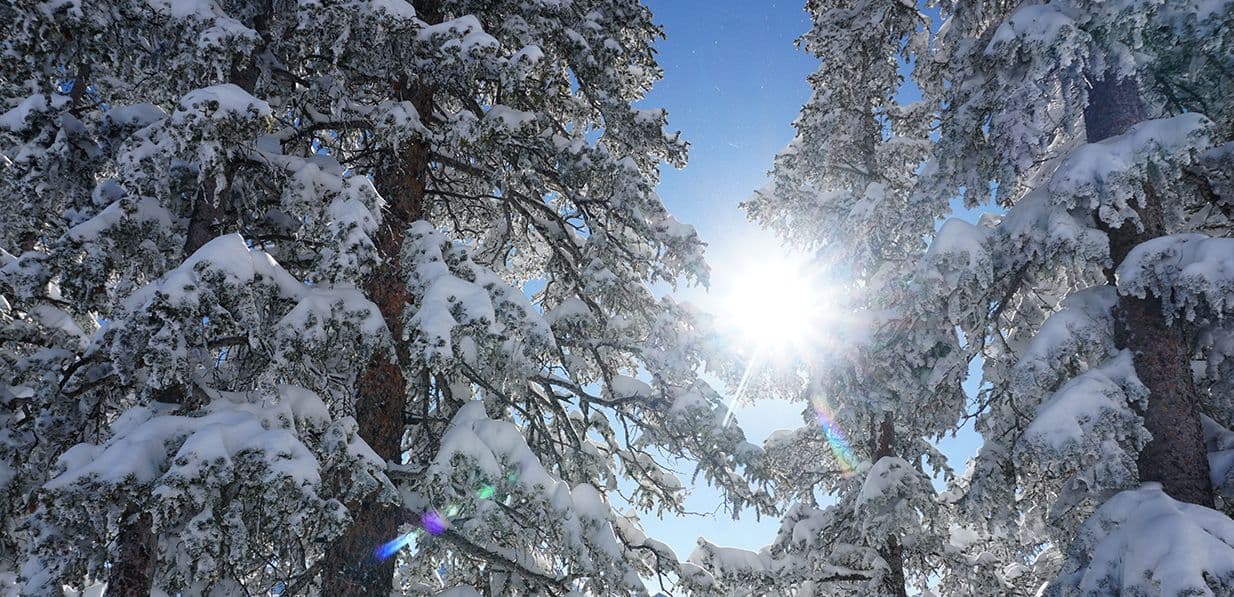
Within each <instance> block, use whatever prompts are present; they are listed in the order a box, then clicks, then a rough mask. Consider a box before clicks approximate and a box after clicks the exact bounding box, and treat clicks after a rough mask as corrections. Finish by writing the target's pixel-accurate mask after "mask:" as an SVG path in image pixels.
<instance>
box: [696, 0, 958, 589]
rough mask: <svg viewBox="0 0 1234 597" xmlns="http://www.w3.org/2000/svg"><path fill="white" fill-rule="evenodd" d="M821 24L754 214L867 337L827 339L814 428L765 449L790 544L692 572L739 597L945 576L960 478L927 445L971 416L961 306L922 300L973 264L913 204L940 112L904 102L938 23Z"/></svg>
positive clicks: (726, 556)
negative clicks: (937, 479) (801, 256)
mask: <svg viewBox="0 0 1234 597" xmlns="http://www.w3.org/2000/svg"><path fill="white" fill-rule="evenodd" d="M806 10H807V11H808V12H809V13H810V15H811V17H812V19H813V26H812V28H811V30H810V31H809V32H807V33H806V34H805V35H804V36H803V37H802V38H801V39H800V40H799V44H800V45H801V46H802V47H803V48H804V49H805V50H806V51H808V52H810V53H811V54H813V55H814V56H816V57H818V58H819V59H820V60H821V65H820V67H819V69H818V70H817V71H816V72H815V73H813V74H812V75H811V76H810V77H809V82H810V85H811V88H812V90H813V95H812V97H811V98H810V101H809V102H808V103H807V104H806V105H805V106H804V107H803V108H802V110H801V114H800V116H799V117H798V119H797V120H796V121H795V122H794V126H795V128H796V130H797V135H796V137H795V139H794V140H793V141H792V142H791V143H790V145H789V146H788V148H787V149H785V150H784V151H783V152H781V153H780V154H779V155H778V156H777V157H776V160H775V164H774V168H773V170H772V171H771V174H770V176H771V181H770V183H769V184H768V185H767V187H766V188H764V189H762V190H761V191H759V192H758V193H756V194H755V196H754V198H753V199H751V200H750V201H749V202H747V203H746V204H745V208H746V209H747V211H748V213H749V214H750V216H751V218H752V219H753V220H755V221H756V222H758V223H760V224H762V225H763V226H766V227H768V228H770V229H771V230H773V231H775V232H776V233H777V234H779V235H780V236H781V238H783V239H784V240H785V242H786V243H789V244H790V245H792V246H793V247H795V248H797V249H799V250H804V251H808V252H810V253H812V254H814V255H815V256H816V258H817V261H818V263H819V264H820V265H819V267H823V265H822V264H826V263H836V264H842V265H841V266H839V267H834V268H833V269H836V270H839V271H838V272H837V279H844V280H846V282H845V285H846V287H847V288H848V292H847V294H849V295H851V296H852V297H853V298H852V300H851V304H848V305H845V307H844V308H847V309H852V310H853V311H855V312H856V313H857V314H858V315H857V317H856V318H857V319H858V320H860V322H861V323H860V324H859V325H856V326H853V327H852V328H851V329H845V330H844V331H842V332H841V331H839V330H834V329H833V330H829V331H826V332H824V333H825V334H829V335H833V336H836V337H835V339H834V340H833V341H832V342H831V343H829V344H828V345H826V346H820V347H817V351H818V352H817V354H813V355H806V356H805V358H804V362H805V363H806V365H805V367H806V369H807V370H808V371H809V380H810V381H809V383H808V384H806V386H805V387H804V388H801V389H800V393H799V395H800V396H802V397H803V398H804V400H805V401H806V402H807V403H808V404H807V405H806V413H805V420H806V421H807V426H806V427H804V428H801V429H798V430H796V431H793V432H791V433H789V432H786V433H781V434H778V435H775V436H772V437H771V438H770V439H769V440H768V443H767V445H766V446H765V448H766V451H767V456H768V459H769V462H770V463H771V464H772V466H773V470H775V471H776V472H775V473H773V476H774V478H775V480H776V488H777V492H778V493H779V494H780V495H781V497H783V498H785V499H786V500H789V501H792V502H794V503H793V505H792V506H791V508H790V510H789V512H788V514H787V515H786V516H785V517H784V519H783V520H782V523H781V528H780V532H779V534H778V535H777V537H776V540H775V542H774V543H772V544H771V545H769V546H768V547H766V548H765V549H764V550H762V551H761V552H759V553H757V554H752V553H749V552H742V551H740V550H730V549H725V548H718V547H716V546H714V545H711V544H706V543H704V544H703V545H702V546H701V547H700V549H699V550H698V551H697V552H696V553H695V555H694V556H693V559H694V560H696V561H698V562H700V563H702V564H704V565H705V566H706V567H708V568H709V569H710V570H711V571H712V572H713V573H714V574H715V575H716V577H717V578H718V579H719V581H720V582H721V584H722V585H723V586H724V587H725V590H726V591H728V592H729V593H730V594H747V593H746V591H749V590H753V591H754V594H760V595H781V594H789V593H793V594H799V595H813V594H826V595H866V594H879V595H905V594H906V592H907V586H908V585H909V584H910V583H911V584H912V585H914V586H918V587H922V588H924V587H925V586H926V584H927V582H928V576H929V575H930V574H932V573H933V572H934V571H935V570H937V569H939V568H940V567H942V566H944V557H945V556H944V553H943V547H944V544H945V542H946V540H947V533H948V526H947V524H946V511H945V509H944V504H942V502H941V500H940V499H939V496H937V495H936V493H935V490H934V487H933V485H932V482H931V474H932V473H937V474H943V475H947V476H949V475H950V470H949V469H947V465H946V459H945V458H943V457H942V455H941V454H939V453H938V452H937V450H936V449H935V448H934V446H933V445H932V444H931V443H930V442H929V441H926V440H927V438H936V437H938V436H939V435H940V434H942V433H944V432H946V431H948V430H949V429H951V428H953V427H954V426H955V425H956V421H957V420H958V419H959V418H960V416H961V414H962V412H963V408H964V406H965V398H964V394H963V391H962V390H961V388H960V383H961V381H962V380H963V378H964V375H965V373H966V369H967V361H968V355H967V353H966V352H965V350H964V347H963V346H962V345H961V343H960V337H959V336H958V335H957V333H956V326H957V325H960V324H961V323H963V322H961V321H959V320H958V319H956V313H957V312H956V311H954V310H951V309H949V308H948V307H949V305H948V304H947V303H946V299H947V298H948V296H947V295H945V294H940V295H938V296H930V297H927V296H923V294H924V293H928V292H930V289H931V288H932V287H933V286H934V285H936V284H940V283H941V280H939V279H941V278H943V277H945V276H948V275H950V272H952V271H956V270H957V269H958V268H957V267H954V266H953V262H966V261H967V260H968V259H969V258H971V255H970V254H969V253H968V251H970V248H969V247H967V246H964V245H954V246H942V245H937V244H936V245H934V246H932V247H930V248H929V251H928V252H927V250H926V249H927V245H926V243H925V242H923V239H925V238H927V237H930V236H932V235H933V228H934V223H935V220H936V219H937V218H938V217H939V216H940V215H942V214H944V213H945V212H946V209H947V201H946V198H941V199H940V198H938V197H926V196H921V195H919V194H917V193H916V192H915V188H916V185H917V175H916V171H917V168H918V166H919V165H920V164H921V163H922V161H924V160H925V158H926V156H927V151H928V150H929V148H930V144H929V141H928V133H929V128H928V127H929V124H930V118H931V116H932V112H931V110H930V107H929V106H928V105H927V104H924V103H902V102H901V101H899V99H898V97H899V96H900V94H901V93H902V91H903V90H904V89H905V87H906V86H907V85H909V84H910V83H909V82H907V81H905V80H904V77H903V76H902V74H901V72H902V68H901V65H902V63H903V61H904V60H907V59H909V58H910V57H911V56H913V55H914V54H917V53H919V52H922V51H924V50H925V49H926V44H927V43H928V41H929V33H930V23H929V19H928V18H927V17H926V16H925V15H923V14H921V13H920V12H918V11H917V10H916V8H915V7H914V6H912V5H910V4H905V3H898V2H867V1H838V2H834V1H812V2H809V3H807V5H806ZM960 271H962V269H961V270H960ZM831 325H842V324H840V323H836V322H833V323H832V324H831ZM820 426H821V430H820V429H819V427H820ZM931 467H932V468H931ZM819 495H830V496H831V498H832V500H831V501H833V503H831V504H830V505H826V506H823V505H820V503H819V502H820V500H819V499H818V496H819Z"/></svg>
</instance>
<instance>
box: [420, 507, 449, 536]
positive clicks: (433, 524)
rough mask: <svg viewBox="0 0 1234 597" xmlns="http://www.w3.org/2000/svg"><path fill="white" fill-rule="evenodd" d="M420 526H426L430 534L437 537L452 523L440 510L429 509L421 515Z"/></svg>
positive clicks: (425, 528)
mask: <svg viewBox="0 0 1234 597" xmlns="http://www.w3.org/2000/svg"><path fill="white" fill-rule="evenodd" d="M420 526H422V527H424V530H426V531H428V534H430V535H432V536H434V537H436V536H437V535H440V534H442V533H444V532H446V527H448V526H450V523H449V521H447V520H446V518H445V517H444V516H442V515H441V513H440V512H438V511H436V510H429V511H428V512H425V513H424V515H423V516H421V517H420Z"/></svg>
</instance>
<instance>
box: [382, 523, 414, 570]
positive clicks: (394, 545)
mask: <svg viewBox="0 0 1234 597" xmlns="http://www.w3.org/2000/svg"><path fill="white" fill-rule="evenodd" d="M419 532H420V529H416V530H414V531H412V532H410V533H407V534H406V535H400V536H399V537H396V538H395V539H394V540H393V541H389V542H387V543H383V544H382V545H380V546H379V547H378V548H377V549H375V550H373V557H375V558H377V561H379V562H380V561H384V560H386V559H388V558H389V557H390V556H392V555H394V554H396V553H398V550H400V549H403V548H404V547H407V546H408V545H410V544H411V542H412V541H413V540H415V537H416V534H417V533H419Z"/></svg>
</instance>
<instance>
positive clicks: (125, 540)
mask: <svg viewBox="0 0 1234 597" xmlns="http://www.w3.org/2000/svg"><path fill="white" fill-rule="evenodd" d="M153 526H154V521H153V518H152V517H151V516H150V513H149V512H143V511H141V510H140V509H139V508H137V507H135V506H130V507H129V509H128V510H127V511H126V512H125V513H124V516H123V517H122V518H121V519H120V535H119V537H117V538H116V554H115V559H114V560H112V562H111V571H110V572H109V573H108V575H107V595H108V597H147V596H148V595H150V587H152V586H153V580H154V561H155V556H156V554H157V552H158V549H157V541H158V538H157V537H156V536H155V534H154V533H153V532H151V530H150V529H151V527H153Z"/></svg>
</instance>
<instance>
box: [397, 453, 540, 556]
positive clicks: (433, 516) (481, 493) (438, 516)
mask: <svg viewBox="0 0 1234 597" xmlns="http://www.w3.org/2000/svg"><path fill="white" fill-rule="evenodd" d="M518 476H519V475H518V471H510V472H508V473H507V474H506V481H509V482H510V483H512V484H513V483H515V482H517V481H518ZM495 495H497V488H496V487H494V486H493V485H488V484H485V485H481V486H480V487H479V488H478V489H476V497H477V498H479V499H482V500H490V499H493V496H495ZM461 511H462V508H461V507H459V505H458V504H450V505H449V506H446V508H445V514H444V515H443V514H442V513H441V512H438V511H437V510H429V511H427V512H425V513H424V514H421V515H420V524H419V525H417V526H418V528H416V529H413V530H412V531H411V532H409V533H407V534H405V535H400V536H398V537H396V538H394V539H393V540H391V541H388V542H386V543H383V544H381V545H380V546H378V547H377V549H375V550H373V557H375V558H377V560H378V561H382V560H385V559H387V558H389V557H390V556H392V555H394V554H396V553H398V551H399V550H400V549H403V548H404V547H407V546H408V545H411V543H412V542H413V541H415V539H416V537H417V536H419V534H420V533H421V532H422V531H423V532H427V533H428V534H430V535H432V536H434V537H436V536H438V535H440V534H442V533H444V532H446V529H448V528H450V519H451V518H454V517H455V516H458V514H459V512H461Z"/></svg>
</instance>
